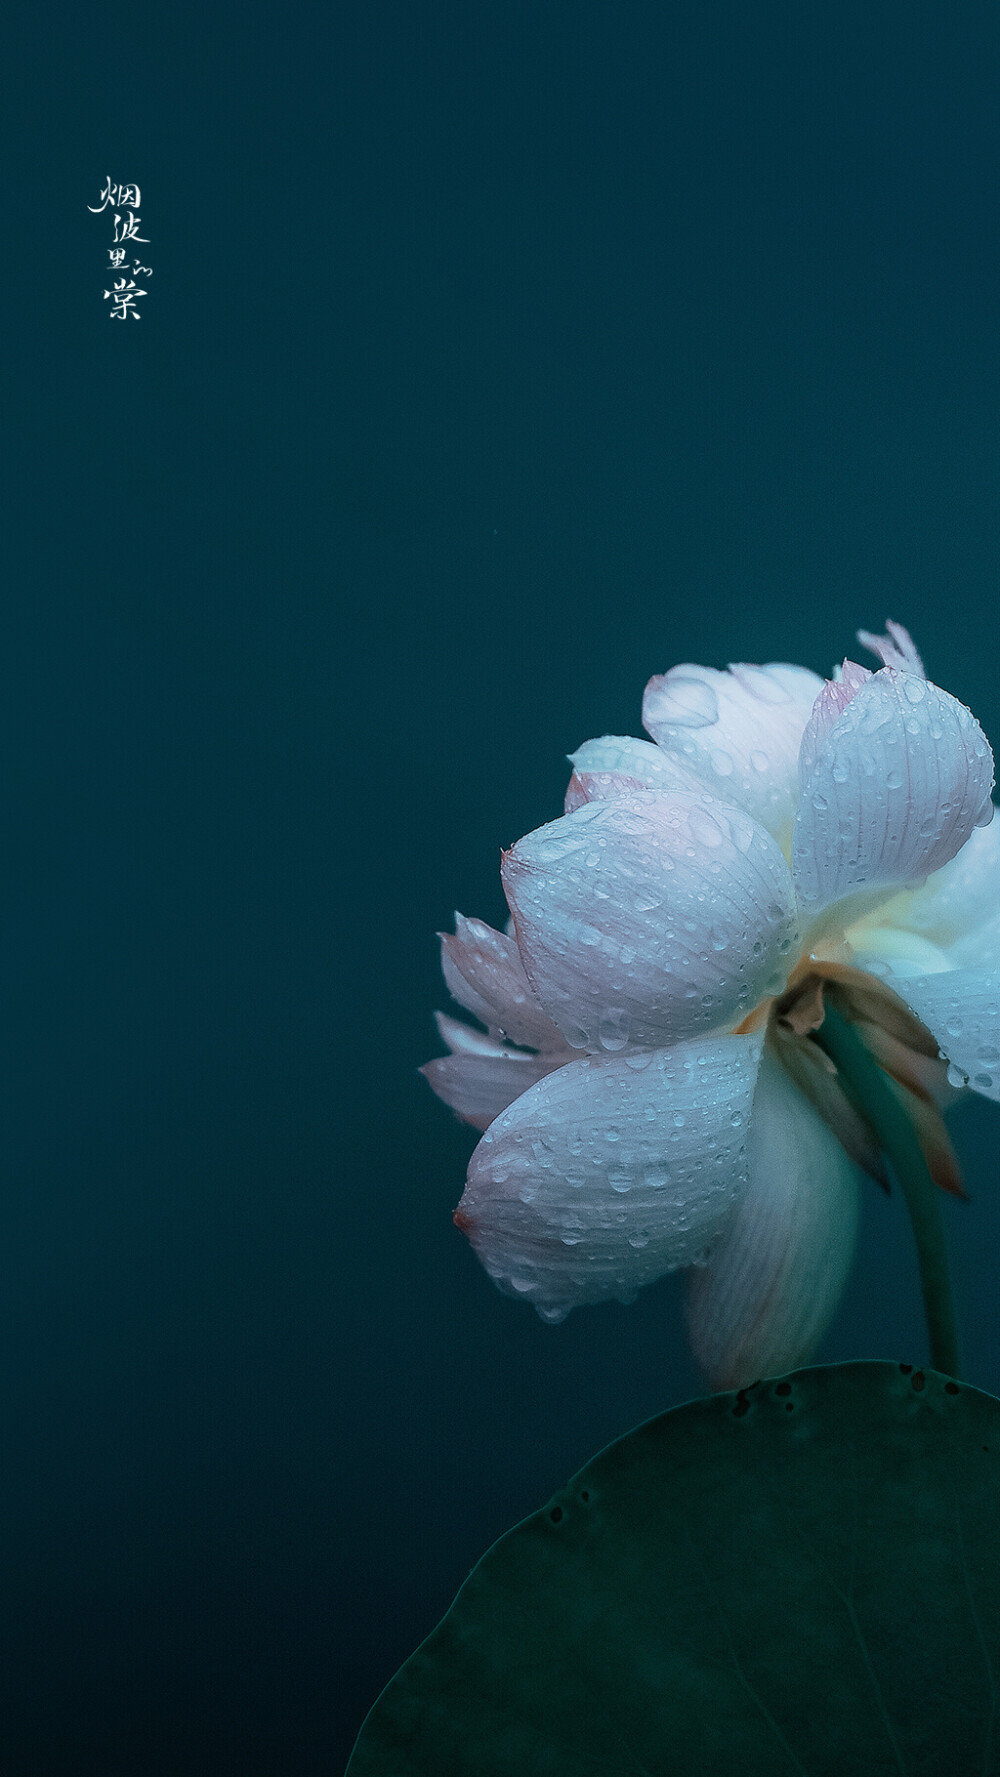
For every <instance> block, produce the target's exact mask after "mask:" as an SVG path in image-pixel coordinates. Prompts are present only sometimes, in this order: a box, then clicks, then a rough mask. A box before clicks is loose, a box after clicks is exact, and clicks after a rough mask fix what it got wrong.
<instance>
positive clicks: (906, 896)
mask: <svg viewBox="0 0 1000 1777" xmlns="http://www.w3.org/2000/svg"><path fill="white" fill-rule="evenodd" d="M998 912H1000V821H997V820H995V819H994V820H992V821H990V823H989V825H988V826H986V827H977V828H976V830H975V832H974V833H973V834H971V835H970V837H969V838H968V839H967V840H966V842H965V844H964V845H963V847H962V849H961V851H960V852H959V853H958V855H957V857H954V858H952V860H951V863H950V864H945V866H944V868H943V869H942V870H936V871H935V872H934V875H933V876H929V877H928V878H927V881H926V882H925V883H924V884H923V886H922V887H921V888H919V889H912V890H911V889H904V890H903V892H902V893H901V894H899V895H894V896H893V898H892V900H891V901H888V902H887V903H886V905H885V906H884V907H882V908H881V909H880V910H879V915H878V922H877V923H878V924H879V925H887V926H894V927H896V928H898V929H901V930H903V931H909V932H916V933H919V935H920V936H921V937H922V938H927V939H929V940H930V942H931V943H932V944H936V945H937V946H938V947H939V948H941V949H945V950H947V949H949V947H950V946H951V945H956V946H960V945H961V944H962V943H963V941H965V940H967V939H969V938H972V937H973V935H974V934H977V933H978V932H979V931H980V930H981V929H982V928H983V927H984V926H986V925H987V923H988V922H989V921H990V920H991V919H992V918H994V916H995V915H996V914H997V913H998ZM997 959H998V960H1000V951H998V952H997ZM955 960H956V961H958V962H962V961H965V960H968V961H969V962H970V963H971V962H977V961H979V960H980V959H979V955H978V948H977V951H976V954H975V955H972V956H969V957H968V958H967V959H966V958H963V957H961V956H956V958H955ZM918 972H919V973H920V974H927V973H930V972H931V971H929V970H923V969H922V970H919V971H918Z"/></svg>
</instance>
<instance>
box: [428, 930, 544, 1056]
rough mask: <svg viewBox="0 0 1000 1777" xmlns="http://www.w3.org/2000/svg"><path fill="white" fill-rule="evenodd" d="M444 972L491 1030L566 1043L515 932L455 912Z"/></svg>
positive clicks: (540, 1045) (531, 1041)
mask: <svg viewBox="0 0 1000 1777" xmlns="http://www.w3.org/2000/svg"><path fill="white" fill-rule="evenodd" d="M441 972H442V974H443V975H444V978H445V981H446V983H447V986H448V991H449V993H451V994H452V995H453V996H454V998H455V999H456V1000H457V1001H458V1003H459V1005H460V1006H464V1007H465V1010H466V1011H467V1012H471V1013H472V1015H473V1017H474V1018H479V1019H481V1021H482V1023H483V1024H485V1025H487V1026H488V1027H489V1029H490V1030H494V1031H502V1032H503V1034H504V1036H507V1037H509V1038H510V1040H511V1042H512V1043H523V1044H526V1045H527V1047H528V1048H531V1049H561V1048H562V1047H563V1040H562V1037H561V1036H560V1034H559V1032H558V1030H556V1028H555V1026H554V1025H553V1023H552V1021H551V1019H549V1018H547V1017H546V1015H545V1013H544V1012H543V1011H542V1008H541V1006H540V1005H539V1004H538V1001H537V999H536V997H535V995H534V993H533V991H532V989H531V987H530V985H529V982H528V978H527V976H526V975H525V972H524V965H523V963H522V961H521V955H520V952H519V950H518V947H517V944H516V942H515V940H514V939H513V938H511V937H508V936H506V935H505V934H504V933H503V932H495V931H494V930H493V927H492V926H488V925H486V924H485V922H484V921H483V920H481V919H465V918H463V916H462V914H461V913H456V915H455V935H454V937H452V936H451V935H450V934H449V933H446V932H442V933H441Z"/></svg>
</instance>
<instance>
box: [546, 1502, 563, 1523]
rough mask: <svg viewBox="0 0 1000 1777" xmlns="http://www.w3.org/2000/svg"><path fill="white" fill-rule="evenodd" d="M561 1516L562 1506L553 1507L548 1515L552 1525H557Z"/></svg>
mask: <svg viewBox="0 0 1000 1777" xmlns="http://www.w3.org/2000/svg"><path fill="white" fill-rule="evenodd" d="M562 1515H563V1509H562V1506H553V1507H552V1510H551V1512H550V1513H549V1520H550V1522H551V1523H553V1524H558V1523H559V1521H560V1519H561V1518H562Z"/></svg>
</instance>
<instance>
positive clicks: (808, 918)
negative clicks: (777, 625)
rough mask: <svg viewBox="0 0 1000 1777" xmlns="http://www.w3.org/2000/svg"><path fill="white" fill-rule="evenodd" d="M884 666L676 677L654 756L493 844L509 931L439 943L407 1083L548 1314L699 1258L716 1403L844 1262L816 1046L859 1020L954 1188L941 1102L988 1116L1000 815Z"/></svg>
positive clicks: (841, 1104)
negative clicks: (430, 1101) (426, 1040)
mask: <svg viewBox="0 0 1000 1777" xmlns="http://www.w3.org/2000/svg"><path fill="white" fill-rule="evenodd" d="M887 628H888V631H889V633H888V634H887V635H886V636H885V637H881V638H877V637H874V636H870V635H868V634H867V633H865V632H859V639H860V640H861V641H862V642H863V643H864V644H865V646H866V647H868V648H869V649H870V650H871V651H872V652H873V653H874V654H876V655H877V656H878V657H879V658H880V659H881V661H882V663H883V664H882V667H881V670H878V671H875V672H868V671H866V670H865V669H864V668H863V667H860V666H858V665H856V664H855V663H854V662H851V661H845V662H844V665H843V668H842V669H841V671H840V672H839V673H838V674H837V675H836V676H835V677H834V678H833V679H832V680H830V681H828V682H826V683H824V681H823V680H822V679H820V678H818V677H817V676H816V675H815V674H813V673H811V672H808V671H806V670H805V669H804V668H802V667H795V666H785V665H770V666H764V667H759V666H745V665H740V666H732V667H730V668H729V670H728V672H718V671H715V670H713V669H711V668H706V667H697V666H678V667H674V668H673V669H672V670H671V671H670V672H668V673H665V674H663V675H662V676H659V677H656V678H653V679H651V680H650V683H649V685H648V686H647V688H646V695H645V700H644V705H643V723H644V726H645V728H646V730H647V732H648V733H649V735H650V736H651V737H652V739H651V740H650V741H644V740H635V739H631V738H621V737H618V736H604V737H603V738H602V739H599V740H592V741H588V742H586V743H585V744H584V746H582V747H581V748H580V749H579V751H578V752H577V753H575V754H574V755H573V756H572V763H573V767H574V769H573V775H572V778H571V780H570V785H569V789H568V791H567V797H566V812H565V813H564V814H563V815H562V816H561V817H560V818H559V819H558V820H554V821H551V822H549V824H548V825H547V826H544V827H540V828H539V829H538V830H537V831H536V832H533V833H529V834H527V836H526V837H525V838H524V839H521V840H519V841H518V843H517V844H516V845H515V846H514V847H513V848H512V849H511V850H510V851H509V852H507V853H506V854H505V855H504V858H503V865H502V877H503V885H504V890H505V893H506V896H507V900H508V903H509V906H510V909H511V913H512V915H513V925H512V931H511V932H510V933H508V934H503V933H500V932H495V931H492V930H491V928H490V927H489V926H486V925H483V924H482V923H481V922H479V921H475V920H465V919H462V918H461V917H460V916H459V917H458V919H457V922H456V931H455V935H454V937H451V936H449V937H445V938H444V940H443V966H444V973H445V979H446V981H447V983H448V986H449V988H450V990H451V992H452V994H453V995H454V997H455V999H456V1000H457V1001H458V1003H459V1004H460V1005H461V1006H462V1007H464V1008H465V1010H466V1011H468V1012H471V1013H472V1014H473V1015H474V1016H475V1017H477V1018H478V1019H479V1020H481V1022H482V1023H483V1024H484V1025H485V1026H486V1031H487V1033H488V1034H483V1033H482V1032H480V1031H477V1030H474V1029H473V1028H472V1027H471V1026H469V1025H467V1024H464V1023H461V1022H459V1021H458V1020H456V1019H453V1018H448V1017H444V1016H442V1015H440V1014H439V1018H438V1022H439V1028H440V1031H441V1035H442V1037H443V1038H444V1040H445V1042H446V1043H447V1045H448V1048H449V1049H450V1051H451V1053H450V1055H448V1056H447V1057H444V1058H442V1059H440V1060H438V1061H432V1062H430V1063H429V1064H428V1065H427V1067H426V1068H425V1069H424V1072H425V1073H426V1075H427V1077H428V1079H429V1080H430V1083H431V1085H432V1086H433V1088H434V1090H435V1091H436V1092H437V1093H438V1094H439V1095H440V1096H441V1097H442V1098H443V1099H444V1100H445V1101H446V1102H447V1103H448V1104H450V1105H451V1106H452V1107H453V1109H454V1110H455V1111H456V1112H457V1113H458V1115H459V1116H460V1117H462V1118H464V1119H465V1121H467V1122H469V1123H472V1124H474V1125H475V1126H476V1127H477V1128H479V1129H481V1130H482V1131H483V1132H484V1133H483V1135H482V1138H481V1140H480V1142H479V1145H478V1147H477V1148H476V1150H475V1153H474V1154H473V1156H472V1161H471V1164H470V1166H469V1174H468V1182H467V1185H466V1189H465V1193H464V1196H463V1197H462V1201H461V1204H460V1205H459V1208H458V1210H457V1212H456V1216H455V1219H456V1221H457V1223H458V1225H459V1226H460V1227H461V1228H462V1229H464V1231H465V1232H466V1233H467V1234H468V1236H469V1238H470V1240H471V1242H472V1244H473V1246H474V1248H475V1250H476V1252H477V1253H478V1255H479V1257H480V1259H481V1260H482V1262H483V1264H484V1266H485V1267H486V1269H487V1271H488V1272H489V1274H490V1275H491V1277H493V1279H494V1281H495V1282H496V1283H497V1284H498V1285H499V1286H500V1288H501V1289H504V1290H506V1291H508V1292H511V1293H513V1294H516V1295H519V1296H522V1297H523V1298H525V1299H526V1300H528V1301H530V1302H531V1303H533V1305H534V1306H535V1307H536V1308H537V1310H538V1312H539V1313H540V1314H541V1315H542V1316H543V1317H544V1318H545V1319H546V1320H551V1321H557V1320H561V1319H563V1318H564V1317H565V1315H566V1314H567V1313H568V1312H569V1310H570V1309H571V1308H573V1307H575V1306H577V1305H578V1304H581V1303H586V1302H599V1301H603V1300H607V1299H609V1298H617V1299H618V1300H621V1301H631V1300H633V1299H634V1296H635V1294H636V1292H637V1291H638V1289H639V1288H640V1287H641V1286H642V1285H643V1284H647V1283H651V1282H652V1281H653V1280H654V1279H656V1278H658V1277H661V1276H663V1275H664V1274H665V1273H666V1272H669V1271H673V1270H676V1269H677V1268H679V1267H691V1274H690V1290H689V1295H688V1319H689V1326H690V1331H691V1337H692V1342H693V1347H694V1351H695V1354H696V1356H697V1358H698V1360H699V1362H700V1364H701V1366H702V1368H703V1370H704V1371H705V1373H706V1375H707V1377H708V1378H709V1380H710V1381H711V1382H712V1383H713V1385H714V1386H717V1387H726V1388H728V1387H737V1386H742V1385H744V1384H745V1383H747V1382H749V1381H752V1380H753V1379H754V1378H755V1377H756V1376H759V1375H764V1374H774V1373H775V1372H779V1371H782V1370H787V1369H790V1368H793V1367H795V1366H796V1365H798V1364H801V1363H803V1362H805V1361H806V1360H807V1358H808V1357H809V1356H810V1354H811V1352H812V1350H813V1349H814V1347H815V1345H816V1343H817V1341H818V1340H819V1338H820V1337H821V1335H822V1333H823V1331H824V1330H825V1328H826V1326H827V1324H828V1323H829V1320H830V1317H831V1315H832V1314H833V1311H834V1308H835V1307H836V1304H837V1301H838V1299H839V1296H840V1293H841V1290H842V1288H843V1285H844V1282H845V1279H846V1276H847V1272H848V1268H849V1266H850V1263H851V1258H852V1255H853V1249H854V1240H855V1231H856V1224H857V1216H858V1202H859V1180H860V1178H861V1175H862V1172H863V1171H867V1172H868V1173H870V1174H871V1175H872V1176H874V1177H875V1178H877V1179H879V1180H880V1181H881V1182H882V1183H884V1182H885V1178H884V1173H883V1162H882V1158H881V1154H880V1152H879V1149H878V1145H877V1142H876V1141H875V1138H874V1135H873V1131H872V1129H871V1128H870V1126H869V1125H868V1124H867V1122H866V1121H865V1120H864V1118H863V1117H862V1116H861V1115H859V1113H858V1112H857V1111H855V1110H854V1109H853V1107H852V1104H851V1101H850V1100H849V1098H848V1097H847V1095H846V1094H845V1092H844V1090H843V1087H842V1084H841V1081H840V1077H839V1075H838V1074H837V1072H836V1070H835V1068H834V1066H833V1064H832V1062H831V1061H829V1059H828V1058H827V1056H826V1054H825V1053H824V1051H823V1050H822V1049H821V1048H820V1047H819V1046H818V1045H817V1043H816V1042H814V1041H813V1040H812V1038H811V1036H810V1032H812V1031H815V1030H816V1029H818V1028H819V1026H820V1025H821V1024H822V1020H823V1016H824V1000H825V999H828V1000H829V1001H830V1003H833V1004H835V1005H836V1007H837V1009H838V1011H839V1012H840V1013H841V1015H842V1016H845V1017H847V1018H848V1019H850V1020H851V1021H852V1022H853V1024H854V1026H855V1028H856V1030H857V1031H858V1032H859V1033H860V1034H861V1035H862V1036H863V1037H864V1040H865V1042H866V1044H867V1046H868V1048H869V1049H870V1051H871V1053H872V1054H873V1055H874V1056H875V1058H876V1059H877V1060H878V1062H879V1063H880V1064H881V1066H882V1067H883V1068H884V1069H885V1071H886V1073H887V1074H888V1075H889V1076H890V1077H891V1078H892V1079H893V1081H895V1082H896V1086H895V1088H894V1089H895V1090H896V1092H897V1093H898V1095H899V1097H900V1098H901V1100H902V1102H904V1103H905V1105H906V1107H907V1109H908V1111H909V1112H910V1115H911V1117H912V1119H913V1122H914V1125H915V1127H916V1129H917V1132H918V1135H919V1137H920V1141H921V1145H922V1147H923V1149H924V1153H925V1155H926V1157H927V1159H928V1163H929V1165H930V1168H931V1172H932V1174H933V1176H934V1177H935V1178H936V1179H937V1181H938V1182H939V1183H940V1184H942V1185H943V1186H944V1187H945V1188H947V1189H949V1190H952V1191H959V1192H960V1191H961V1183H960V1180H959V1176H958V1169H957V1165H956V1163H955V1159H954V1155H953V1153H952V1150H951V1146H950V1143H949V1141H948V1137H947V1135H946V1133H945V1129H944V1124H943V1121H942V1118H941V1108H942V1107H943V1106H944V1104H945V1103H947V1102H948V1101H949V1100H950V1099H951V1098H954V1097H955V1096H956V1095H957V1091H956V1089H957V1088H959V1087H962V1086H964V1085H965V1084H968V1086H970V1087H971V1088H972V1090H973V1091H976V1092H981V1093H983V1094H984V1095H985V1096H986V1097H989V1098H1000V822H998V823H996V824H995V825H992V826H991V825H989V824H988V823H989V822H991V820H992V816H993V804H992V802H991V799H990V797H991V790H992V785H993V759H992V754H991V752H990V748H989V746H988V744H987V742H986V739H985V737H984V735H983V733H982V730H981V729H980V727H979V725H978V723H977V722H976V721H975V720H974V718H973V717H972V715H971V714H970V713H969V711H968V710H967V709H966V708H965V707H964V706H963V705H962V704H960V703H959V702H957V701H956V699H955V698H954V697H950V696H949V695H948V693H947V692H945V691H942V690H939V689H938V687H937V686H936V685H932V684H930V683H929V682H928V681H927V679H926V677H925V674H924V670H923V667H922V665H921V662H920V658H919V656H918V654H917V652H916V649H915V648H914V646H913V644H912V642H911V640H910V638H909V636H908V634H907V632H906V631H905V630H904V629H902V628H901V627H900V626H899V625H897V624H892V623H890V624H889V625H888V626H887Z"/></svg>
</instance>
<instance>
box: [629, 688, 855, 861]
mask: <svg viewBox="0 0 1000 1777" xmlns="http://www.w3.org/2000/svg"><path fill="white" fill-rule="evenodd" d="M822 688H823V680H822V679H821V678H819V677H818V675H817V674H816V673H811V672H808V671H807V670H806V668H805V667H802V666H786V665H783V664H772V665H770V666H748V665H738V666H731V667H730V668H729V670H728V672H718V671H716V669H715V668H713V667H707V666H675V667H672V668H671V670H670V671H669V672H667V673H658V674H657V675H656V676H655V677H654V678H652V679H650V681H649V684H648V685H647V686H646V693H645V696H644V698H643V704H642V721H643V727H644V728H645V729H646V732H647V733H648V734H651V735H652V736H653V739H654V740H655V741H656V743H657V746H659V747H661V748H662V749H663V750H664V752H665V753H667V754H669V755H670V757H671V758H672V759H675V760H678V761H679V762H680V763H681V764H682V765H684V766H686V767H687V769H688V770H690V771H692V772H694V773H695V774H696V775H697V777H698V778H699V779H700V781H701V782H702V783H703V784H704V785H705V787H706V789H707V790H709V792H710V793H711V794H712V795H715V796H721V797H724V798H725V799H726V800H727V801H731V802H735V803H736V804H737V805H738V806H739V807H740V808H744V809H746V810H747V812H748V813H749V814H751V815H753V817H754V819H755V820H758V821H760V823H761V825H762V826H764V827H766V828H767V830H768V832H769V833H771V834H772V835H773V836H774V837H775V838H776V839H777V840H778V841H779V843H782V844H783V843H785V841H786V839H787V836H788V833H789V831H790V829H791V824H792V821H793V819H794V816H795V809H796V805H797V802H798V791H799V775H798V760H799V746H800V744H801V740H802V735H803V731H804V729H805V726H806V723H807V721H808V720H809V716H810V714H811V711H812V707H813V704H814V702H815V700H816V698H817V697H818V695H819V693H820V691H821V690H822Z"/></svg>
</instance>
